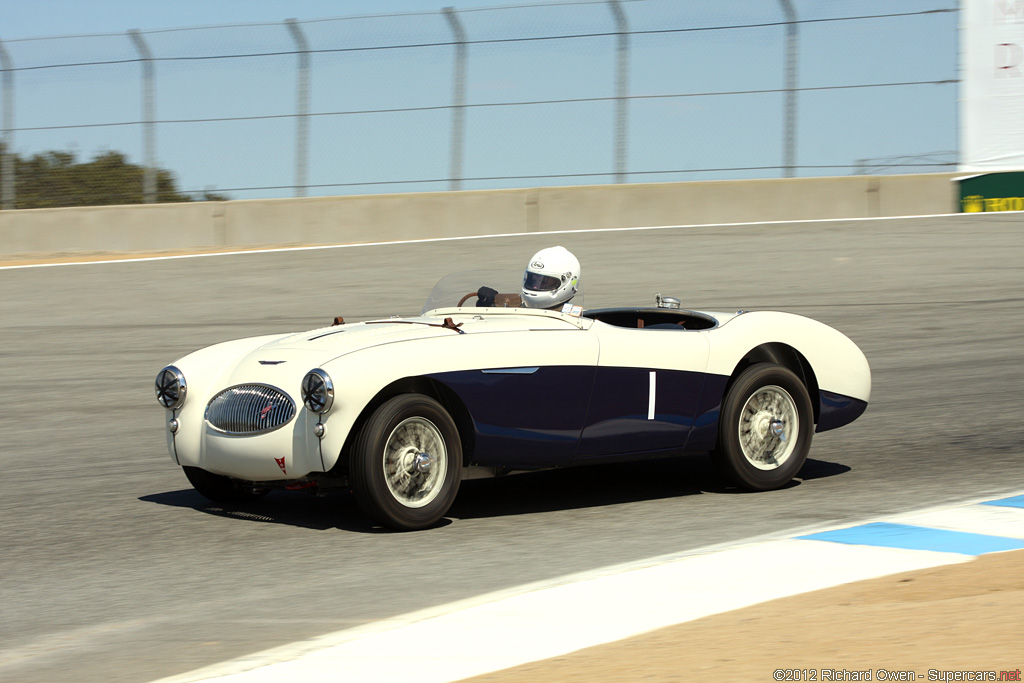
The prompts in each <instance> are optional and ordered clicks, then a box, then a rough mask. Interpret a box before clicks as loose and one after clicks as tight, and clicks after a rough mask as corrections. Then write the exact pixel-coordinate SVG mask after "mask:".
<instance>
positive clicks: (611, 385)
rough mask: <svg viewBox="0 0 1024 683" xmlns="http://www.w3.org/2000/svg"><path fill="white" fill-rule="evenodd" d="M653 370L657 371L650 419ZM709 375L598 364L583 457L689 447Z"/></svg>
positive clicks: (580, 452)
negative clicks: (687, 443) (688, 439)
mask: <svg viewBox="0 0 1024 683" xmlns="http://www.w3.org/2000/svg"><path fill="white" fill-rule="evenodd" d="M651 372H654V373H655V401H654V415H653V419H650V418H651V416H650V414H649V412H650V409H651V400H650V390H651ZM703 384H704V375H703V373H699V372H681V371H678V370H653V369H650V368H608V367H599V368H597V374H596V376H595V378H594V393H593V396H592V397H591V399H590V410H589V411H588V412H587V423H586V427H585V428H584V429H583V438H582V440H581V441H580V448H579V452H578V455H579V457H593V456H602V455H611V454H618V453H637V452H642V451H653V450H661V449H666V448H680V449H681V448H683V447H684V446H685V445H686V440H687V437H688V436H689V434H690V428H691V427H692V426H693V419H694V415H695V414H696V412H697V407H698V405H699V399H700V394H701V389H702V387H703Z"/></svg>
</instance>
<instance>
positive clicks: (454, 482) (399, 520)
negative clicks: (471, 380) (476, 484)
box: [349, 394, 463, 531]
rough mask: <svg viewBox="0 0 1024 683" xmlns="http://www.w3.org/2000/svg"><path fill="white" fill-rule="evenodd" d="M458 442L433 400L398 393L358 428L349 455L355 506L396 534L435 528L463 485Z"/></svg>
mask: <svg viewBox="0 0 1024 683" xmlns="http://www.w3.org/2000/svg"><path fill="white" fill-rule="evenodd" d="M462 465H463V463H462V442H461V441H460V440H459V430H458V428H457V427H456V426H455V421H454V420H452V417H451V415H449V414H448V412H447V411H446V410H445V408H444V406H442V405H441V404H440V403H439V402H438V401H437V400H436V399H434V398H432V397H430V396H423V395H421V394H399V395H398V396H394V397H392V398H390V399H388V400H387V401H385V402H384V403H382V404H381V405H380V406H378V407H377V409H376V410H375V411H374V412H373V414H372V415H371V416H370V417H369V419H368V420H367V421H366V423H365V424H364V425H363V426H362V427H361V428H360V429H359V432H358V434H357V435H356V438H355V441H354V442H353V444H352V452H351V455H350V456H349V476H350V480H351V483H352V492H353V493H354V494H355V497H356V502H358V503H359V506H360V507H361V508H362V509H363V511H364V512H366V513H367V514H368V515H369V516H370V517H373V518H374V519H375V520H377V521H378V522H380V523H381V524H383V525H384V526H388V527H391V528H392V529H398V530H400V531H412V530H416V529H427V528H429V527H431V526H433V525H435V524H437V523H438V522H439V521H440V520H441V518H442V517H444V515H445V513H446V512H447V511H448V508H449V507H451V504H452V501H453V500H455V494H456V493H458V490H459V483H460V482H461V480H462Z"/></svg>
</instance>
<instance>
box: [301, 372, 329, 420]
mask: <svg viewBox="0 0 1024 683" xmlns="http://www.w3.org/2000/svg"><path fill="white" fill-rule="evenodd" d="M302 403H303V404H304V405H305V406H306V409H307V410H309V411H310V412H311V413H316V414H317V415H322V414H324V413H326V412H327V411H328V410H330V409H331V406H332V405H334V382H332V381H331V376H330V375H328V374H327V373H326V372H324V371H323V370H321V369H320V368H317V369H316V370H310V371H309V372H307V373H306V376H305V377H303V378H302Z"/></svg>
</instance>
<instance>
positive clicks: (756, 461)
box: [737, 386, 800, 470]
mask: <svg viewBox="0 0 1024 683" xmlns="http://www.w3.org/2000/svg"><path fill="white" fill-rule="evenodd" d="M737 428H738V431H739V439H740V448H741V449H742V450H743V456H744V457H745V458H746V459H747V462H749V463H750V464H751V465H753V466H754V467H756V468H758V469H759V470H773V469H776V468H777V467H780V466H781V465H782V464H783V463H785V462H786V460H788V459H789V457H790V456H791V455H793V451H794V450H795V449H796V444H797V441H796V435H797V433H798V432H799V430H800V414H799V412H798V411H797V408H796V402H795V401H794V400H793V397H792V396H790V395H789V392H788V391H786V390H785V389H783V388H782V387H779V386H767V387H761V388H760V389H758V390H757V391H756V392H754V394H753V395H751V397H750V398H748V399H747V402H746V403H745V404H744V405H743V409H742V410H741V411H740V419H739V424H738V426H737Z"/></svg>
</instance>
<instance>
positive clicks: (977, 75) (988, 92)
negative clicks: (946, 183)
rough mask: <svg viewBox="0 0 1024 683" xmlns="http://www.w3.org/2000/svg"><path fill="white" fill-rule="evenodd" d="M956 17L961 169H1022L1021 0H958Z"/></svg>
mask: <svg viewBox="0 0 1024 683" xmlns="http://www.w3.org/2000/svg"><path fill="white" fill-rule="evenodd" d="M960 22H961V23H960V41H961V44H960V61H961V69H960V73H961V79H962V80H961V83H960V170H962V171H1007V170H1020V169H1024V0H961V2H960Z"/></svg>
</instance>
